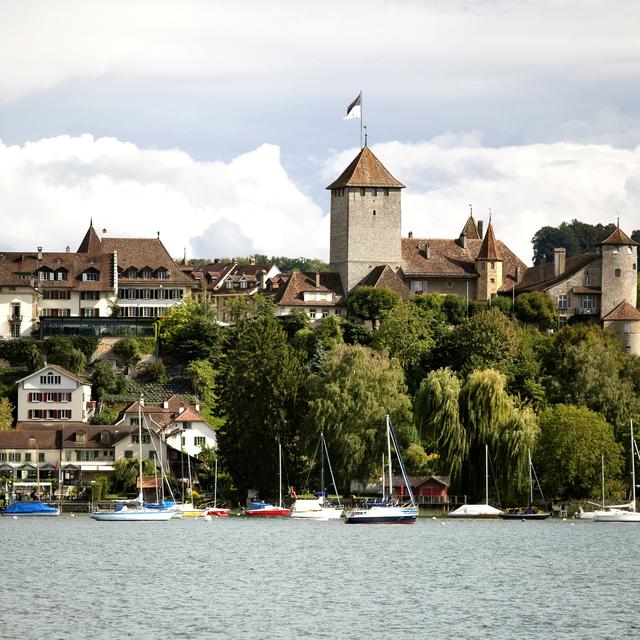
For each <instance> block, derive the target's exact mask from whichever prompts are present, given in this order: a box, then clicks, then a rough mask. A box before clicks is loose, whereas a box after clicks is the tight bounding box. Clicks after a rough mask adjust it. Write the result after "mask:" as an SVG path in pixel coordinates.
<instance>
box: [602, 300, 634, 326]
mask: <svg viewBox="0 0 640 640" xmlns="http://www.w3.org/2000/svg"><path fill="white" fill-rule="evenodd" d="M602 320H603V322H604V321H613V320H626V321H629V322H634V321H635V322H639V321H640V311H638V309H636V308H635V307H634V306H633V305H632V304H631V303H630V302H629V301H628V300H626V299H625V300H623V301H622V302H621V303H620V304H619V305H617V306H616V307H614V308H613V309H612V310H611V311H610V312H609V313H608V314H607V315H606V316H604V318H602Z"/></svg>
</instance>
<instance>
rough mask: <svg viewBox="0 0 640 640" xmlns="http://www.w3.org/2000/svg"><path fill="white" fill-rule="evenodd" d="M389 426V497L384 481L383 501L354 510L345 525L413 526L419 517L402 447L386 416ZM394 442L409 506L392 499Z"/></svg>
mask: <svg viewBox="0 0 640 640" xmlns="http://www.w3.org/2000/svg"><path fill="white" fill-rule="evenodd" d="M386 426H387V459H388V472H389V496H388V497H387V496H385V494H384V480H383V485H382V500H371V501H365V502H364V503H362V504H361V505H359V506H358V507H356V508H354V509H352V510H351V511H349V512H348V513H346V514H345V519H344V521H345V524H413V523H415V521H416V519H417V517H418V507H417V505H416V501H415V498H414V497H413V490H412V489H411V484H410V483H409V478H408V476H407V471H406V469H405V467H404V462H403V461H402V455H401V453H400V446H399V445H398V440H397V438H396V434H395V432H394V431H393V427H392V425H391V420H390V419H389V416H388V415H387V416H386ZM392 442H393V448H394V449H395V452H396V456H397V457H398V463H399V464H400V470H401V471H402V478H403V480H404V483H405V487H406V488H407V492H408V494H409V498H410V503H409V504H398V502H397V501H396V500H394V499H393V497H392V487H393V465H392V462H391V443H392ZM385 471H386V469H385V465H384V462H383V465H382V477H383V479H384V475H385Z"/></svg>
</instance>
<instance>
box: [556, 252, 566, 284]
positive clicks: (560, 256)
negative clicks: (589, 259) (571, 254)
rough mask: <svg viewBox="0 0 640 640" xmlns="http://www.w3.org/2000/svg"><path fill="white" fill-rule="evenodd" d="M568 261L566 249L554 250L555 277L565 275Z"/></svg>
mask: <svg viewBox="0 0 640 640" xmlns="http://www.w3.org/2000/svg"><path fill="white" fill-rule="evenodd" d="M566 259H567V250H566V249H565V248H564V247H558V248H556V249H554V250H553V275H554V277H555V278H557V277H558V276H559V275H560V274H561V273H564V270H565V265H566Z"/></svg>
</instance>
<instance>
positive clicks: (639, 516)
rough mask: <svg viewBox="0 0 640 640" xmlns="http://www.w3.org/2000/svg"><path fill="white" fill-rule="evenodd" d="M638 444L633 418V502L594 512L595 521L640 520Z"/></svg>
mask: <svg viewBox="0 0 640 640" xmlns="http://www.w3.org/2000/svg"><path fill="white" fill-rule="evenodd" d="M637 448H638V446H637V445H636V441H635V438H634V437H633V420H631V502H630V503H629V505H628V507H629V508H628V509H620V508H617V507H609V508H608V509H605V510H604V511H596V512H595V513H594V514H593V521H594V522H640V512H638V511H636V461H635V454H636V451H637Z"/></svg>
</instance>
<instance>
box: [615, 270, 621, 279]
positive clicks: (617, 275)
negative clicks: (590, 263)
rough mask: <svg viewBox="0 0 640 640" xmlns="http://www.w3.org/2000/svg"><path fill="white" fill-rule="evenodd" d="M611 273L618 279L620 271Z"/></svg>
mask: <svg viewBox="0 0 640 640" xmlns="http://www.w3.org/2000/svg"><path fill="white" fill-rule="evenodd" d="M613 273H614V275H615V277H616V278H619V277H620V274H621V271H620V269H616V270H615V271H614V272H613Z"/></svg>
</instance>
